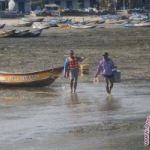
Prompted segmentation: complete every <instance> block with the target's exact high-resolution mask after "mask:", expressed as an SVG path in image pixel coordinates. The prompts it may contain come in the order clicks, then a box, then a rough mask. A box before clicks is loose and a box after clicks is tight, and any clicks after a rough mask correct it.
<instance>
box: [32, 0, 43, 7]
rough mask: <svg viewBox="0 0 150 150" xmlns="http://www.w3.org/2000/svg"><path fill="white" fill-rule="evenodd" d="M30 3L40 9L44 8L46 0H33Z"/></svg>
mask: <svg viewBox="0 0 150 150" xmlns="http://www.w3.org/2000/svg"><path fill="white" fill-rule="evenodd" d="M30 5H31V6H33V7H38V8H40V9H42V8H44V5H45V0H32V2H31V3H30Z"/></svg>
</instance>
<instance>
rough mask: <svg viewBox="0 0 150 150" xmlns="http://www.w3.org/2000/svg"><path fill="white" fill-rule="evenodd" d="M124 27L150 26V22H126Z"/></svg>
mask: <svg viewBox="0 0 150 150" xmlns="http://www.w3.org/2000/svg"><path fill="white" fill-rule="evenodd" d="M123 26H124V27H149V26H150V22H141V23H125V24H123Z"/></svg>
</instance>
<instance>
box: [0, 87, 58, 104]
mask: <svg viewBox="0 0 150 150" xmlns="http://www.w3.org/2000/svg"><path fill="white" fill-rule="evenodd" d="M56 96H58V94H57V90H55V89H51V88H49V87H37V88H36V87H11V88H10V87H1V88H0V101H1V102H17V101H21V100H32V101H35V100H38V99H41V98H42V99H48V98H53V97H56Z"/></svg>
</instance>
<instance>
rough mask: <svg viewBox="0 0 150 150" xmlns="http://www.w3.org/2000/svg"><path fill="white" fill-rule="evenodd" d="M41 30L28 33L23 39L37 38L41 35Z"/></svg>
mask: <svg viewBox="0 0 150 150" xmlns="http://www.w3.org/2000/svg"><path fill="white" fill-rule="evenodd" d="M42 31H43V29H38V30H34V31H29V32H28V33H27V34H26V35H24V37H38V36H40V35H41V33H42Z"/></svg>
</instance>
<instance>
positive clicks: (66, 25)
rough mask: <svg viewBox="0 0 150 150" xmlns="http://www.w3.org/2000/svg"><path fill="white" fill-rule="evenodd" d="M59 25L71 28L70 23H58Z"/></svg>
mask: <svg viewBox="0 0 150 150" xmlns="http://www.w3.org/2000/svg"><path fill="white" fill-rule="evenodd" d="M57 26H58V27H60V28H70V25H69V24H66V23H58V24H57Z"/></svg>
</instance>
